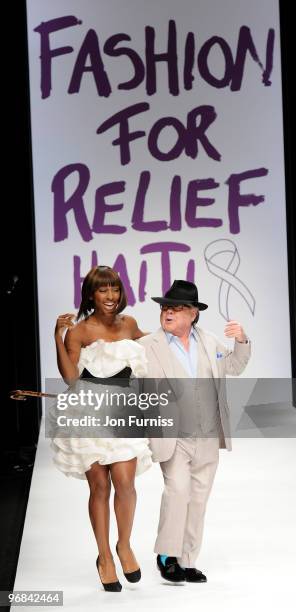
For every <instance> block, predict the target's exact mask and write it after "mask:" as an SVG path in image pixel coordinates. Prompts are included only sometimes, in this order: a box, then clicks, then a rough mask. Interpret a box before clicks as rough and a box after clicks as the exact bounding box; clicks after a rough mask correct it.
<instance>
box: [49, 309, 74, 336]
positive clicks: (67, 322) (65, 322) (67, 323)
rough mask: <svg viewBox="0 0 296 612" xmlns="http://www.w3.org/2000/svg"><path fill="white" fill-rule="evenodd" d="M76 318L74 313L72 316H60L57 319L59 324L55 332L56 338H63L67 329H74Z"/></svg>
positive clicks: (67, 314)
mask: <svg viewBox="0 0 296 612" xmlns="http://www.w3.org/2000/svg"><path fill="white" fill-rule="evenodd" d="M75 317H76V315H75V314H73V313H72V314H71V313H69V312H67V313H66V314H62V315H59V317H58V318H57V322H56V326H55V330H54V335H55V337H57V336H61V338H62V337H63V334H64V331H65V330H66V329H69V328H71V327H74V325H75V323H73V321H72V319H73V318H75Z"/></svg>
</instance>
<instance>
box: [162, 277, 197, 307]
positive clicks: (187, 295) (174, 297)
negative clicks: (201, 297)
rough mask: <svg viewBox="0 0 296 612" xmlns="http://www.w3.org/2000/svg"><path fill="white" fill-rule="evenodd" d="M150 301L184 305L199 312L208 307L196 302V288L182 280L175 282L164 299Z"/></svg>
mask: <svg viewBox="0 0 296 612" xmlns="http://www.w3.org/2000/svg"><path fill="white" fill-rule="evenodd" d="M151 299H152V300H154V302H157V303H158V304H168V305H169V304H171V305H173V304H176V305H179V304H184V305H188V306H196V307H197V308H199V310H205V309H206V308H207V307H208V305H207V304H203V303H202V302H199V301H198V291H197V286H196V285H195V284H194V283H190V282H189V281H184V280H175V281H174V282H173V284H172V286H171V287H170V289H169V290H168V291H167V292H166V294H165V295H164V297H153V298H151Z"/></svg>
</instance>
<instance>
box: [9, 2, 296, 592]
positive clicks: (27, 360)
mask: <svg viewBox="0 0 296 612" xmlns="http://www.w3.org/2000/svg"><path fill="white" fill-rule="evenodd" d="M48 1H50V0H48ZM222 1H223V0H222ZM246 1H247V0H246ZM70 4H71V3H70ZM25 5H26V3H25V0H18V1H17V2H6V3H5V9H4V13H3V12H2V11H1V14H2V31H3V32H4V31H6V34H7V36H6V39H5V40H6V42H5V45H4V49H3V52H2V53H3V56H2V58H3V59H2V65H1V76H2V82H3V88H2V105H1V106H2V132H4V139H2V143H1V144H2V147H1V148H2V155H1V158H2V164H3V165H4V168H3V170H4V171H3V173H2V184H1V187H2V206H1V209H2V210H1V214H2V216H3V221H2V226H1V227H2V240H1V248H2V279H3V282H2V284H1V303H2V307H3V308H2V311H3V315H2V332H3V336H4V337H2V385H1V408H2V415H1V446H0V449H1V450H0V457H1V463H0V479H1V502H0V530H1V533H0V548H1V553H0V566H1V575H0V579H1V583H0V590H1V589H12V588H13V584H14V578H15V571H16V566H17V559H18V553H19V546H20V542H21V536H22V530H23V523H24V518H25V512H26V506H27V499H28V494H29V489H30V481H31V474H32V468H33V464H34V456H35V450H36V446H37V443H38V434H39V424H40V418H41V405H40V402H39V400H38V399H35V398H33V399H28V400H27V401H26V402H15V401H13V400H10V399H9V392H10V391H11V390H12V389H18V388H19V389H22V388H24V389H32V390H38V389H41V381H40V371H39V337H38V300H37V286H36V260H35V243H34V235H35V227H34V203H33V187H32V162H31V136H30V114H29V81H28V57H27V41H26V6H25ZM1 9H2V7H1ZM280 12H281V47H282V78H283V103H284V134H285V167H286V190H287V191H286V193H287V229H288V257H289V290H290V320H291V342H292V368H293V377H296V367H295V366H296V360H295V356H296V355H295V341H296V318H295V312H296V296H295V270H296V268H295V229H294V226H295V211H294V202H295V146H294V137H295V111H294V109H295V106H294V105H293V78H294V74H295V69H294V57H295V53H294V34H293V31H292V28H293V23H294V22H293V3H292V2H289V1H288V0H284V1H281V2H280ZM69 13H71V8H70V7H69ZM266 21H267V24H268V15H267V17H266ZM3 145H4V146H3ZM274 248H275V249H276V248H277V245H276V244H275V245H274ZM270 311H271V312H269V313H267V316H268V317H270V316H271V313H272V315H273V316H274V324H275V325H277V326H280V324H281V313H280V312H279V311H278V309H277V295H276V293H275V294H274V302H273V303H272V304H270ZM279 359H280V355H279ZM28 588H30V585H28Z"/></svg>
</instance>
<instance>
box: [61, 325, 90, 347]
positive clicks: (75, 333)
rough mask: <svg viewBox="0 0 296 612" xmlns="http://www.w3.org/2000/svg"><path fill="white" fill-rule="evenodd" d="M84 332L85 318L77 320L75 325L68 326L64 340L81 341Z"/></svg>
mask: <svg viewBox="0 0 296 612" xmlns="http://www.w3.org/2000/svg"><path fill="white" fill-rule="evenodd" d="M85 332H86V326H85V320H83V321H79V322H78V323H76V325H73V327H69V329H68V331H67V333H66V336H65V341H66V342H67V343H69V342H70V343H72V342H75V343H76V342H80V343H82V342H83V338H84V336H85Z"/></svg>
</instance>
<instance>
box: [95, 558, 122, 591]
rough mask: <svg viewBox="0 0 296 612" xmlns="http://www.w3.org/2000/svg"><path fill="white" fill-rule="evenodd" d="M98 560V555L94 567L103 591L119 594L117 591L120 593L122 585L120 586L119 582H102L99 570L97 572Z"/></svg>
mask: <svg viewBox="0 0 296 612" xmlns="http://www.w3.org/2000/svg"><path fill="white" fill-rule="evenodd" d="M99 560H100V556H99V555H98V558H97V560H96V566H97V570H98V574H99V576H100V581H101V583H102V585H103V587H104V589H105V591H109V592H111V591H112V592H113V593H115V592H117V593H119V591H121V589H122V585H121V584H120V582H119V580H116V582H103V581H102V578H101V575H100V570H99Z"/></svg>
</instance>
